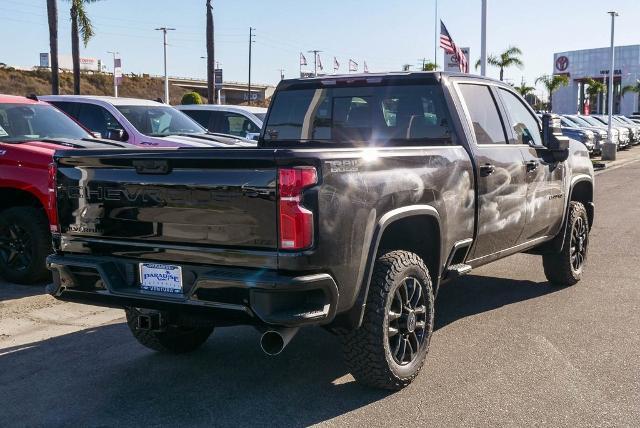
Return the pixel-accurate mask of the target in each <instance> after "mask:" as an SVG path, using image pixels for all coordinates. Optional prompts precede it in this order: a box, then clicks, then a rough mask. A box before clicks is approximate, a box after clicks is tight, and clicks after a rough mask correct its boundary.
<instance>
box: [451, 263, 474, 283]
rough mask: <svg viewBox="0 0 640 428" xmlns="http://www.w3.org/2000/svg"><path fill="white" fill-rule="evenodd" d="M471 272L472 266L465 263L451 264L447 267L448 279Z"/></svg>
mask: <svg viewBox="0 0 640 428" xmlns="http://www.w3.org/2000/svg"><path fill="white" fill-rule="evenodd" d="M469 272H471V266H469V265H466V264H464V263H458V264H457V265H451V266H449V267H448V268H447V276H446V278H447V279H456V278H459V277H461V276H463V275H466V274H468V273H469Z"/></svg>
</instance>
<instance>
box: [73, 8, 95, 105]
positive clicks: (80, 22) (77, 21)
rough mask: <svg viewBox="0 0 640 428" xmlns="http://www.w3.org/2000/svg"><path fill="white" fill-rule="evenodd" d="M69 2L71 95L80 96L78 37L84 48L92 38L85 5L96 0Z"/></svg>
mask: <svg viewBox="0 0 640 428" xmlns="http://www.w3.org/2000/svg"><path fill="white" fill-rule="evenodd" d="M68 1H69V2H71V9H70V14H71V56H72V57H73V93H74V94H76V95H79V94H80V37H79V36H82V42H83V43H84V47H85V48H86V47H87V43H89V40H91V37H93V36H94V32H93V24H92V23H91V20H90V19H89V17H88V16H87V11H86V5H87V4H89V3H94V2H96V1H98V0H68Z"/></svg>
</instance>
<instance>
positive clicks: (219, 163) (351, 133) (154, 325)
mask: <svg viewBox="0 0 640 428" xmlns="http://www.w3.org/2000/svg"><path fill="white" fill-rule="evenodd" d="M55 163H56V166H57V171H56V182H55V184H54V186H55V189H56V192H57V198H56V201H57V210H58V219H59V223H60V224H59V231H60V233H59V234H56V235H55V236H54V238H53V239H54V242H53V246H54V250H55V253H54V254H53V255H51V256H50V257H49V258H48V265H49V267H50V269H51V270H52V271H53V274H54V281H53V283H52V284H51V285H50V286H49V292H50V293H51V294H52V295H53V296H55V297H56V298H58V299H61V300H66V301H75V302H84V303H87V304H92V305H101V306H112V307H121V308H124V309H125V311H126V316H127V321H128V325H129V327H130V328H131V330H132V332H133V334H134V336H135V337H136V338H137V339H138V340H139V341H140V342H141V343H142V344H143V345H146V346H148V347H149V348H152V349H155V350H158V351H168V352H187V351H191V350H194V349H195V348H197V347H198V346H200V345H201V344H202V343H203V342H205V341H206V340H207V338H208V337H209V335H210V334H211V333H212V331H213V329H214V327H215V326H228V325H238V324H250V325H254V326H256V327H257V328H258V329H260V330H262V331H263V332H264V333H263V335H262V337H261V345H262V348H263V350H264V351H265V352H267V353H269V354H277V353H279V352H280V351H281V350H282V349H283V348H284V346H285V345H286V344H287V343H288V342H289V340H290V339H291V338H292V337H293V336H294V335H295V333H296V331H297V329H298V328H299V327H301V326H308V325H322V326H324V327H325V328H327V329H329V330H330V331H332V332H335V333H336V334H338V335H340V337H341V338H342V340H343V343H344V354H345V357H346V363H347V365H348V367H349V368H350V370H351V372H352V374H353V375H354V377H355V378H356V379H357V380H358V381H360V382H362V383H364V384H367V385H371V386H375V387H381V388H387V389H399V388H402V387H404V386H406V385H408V384H409V383H410V382H411V381H412V380H413V379H414V378H415V376H416V375H417V374H418V372H419V370H420V368H421V366H422V365H423V362H424V360H425V356H426V354H427V351H428V347H429V341H430V338H431V334H432V330H433V320H434V310H435V306H434V302H435V298H436V295H437V292H438V287H439V286H440V285H441V284H442V283H443V282H446V281H448V280H452V279H455V278H456V277H459V276H461V275H464V274H466V273H468V272H469V271H470V270H471V269H473V268H475V267H478V266H482V265H485V264H487V263H490V262H492V261H494V260H498V259H501V258H504V257H507V256H509V255H511V254H515V253H518V252H529V253H534V254H539V255H541V256H542V266H543V268H544V272H545V274H546V276H547V278H548V280H549V282H550V283H551V284H552V285H555V286H568V285H573V284H575V283H576V282H578V281H579V280H580V278H581V276H582V273H583V268H584V263H585V259H586V256H587V246H588V242H589V230H590V228H591V225H592V223H593V217H594V206H593V169H592V166H591V161H590V160H589V153H588V152H587V150H586V149H585V147H584V145H583V144H580V143H579V142H577V141H573V140H569V139H568V138H566V137H563V136H562V135H561V130H560V123H559V120H558V118H557V117H554V116H551V115H546V116H544V117H543V119H542V121H540V120H539V119H538V118H537V117H536V115H535V113H534V112H533V111H532V110H531V109H530V108H529V106H528V105H527V104H526V102H525V101H524V100H523V99H522V98H521V97H520V96H519V95H518V94H516V93H515V92H514V90H513V89H512V88H511V87H510V86H508V85H505V84H503V83H501V82H498V81H495V80H490V79H485V78H481V77H476V76H470V75H459V74H447V73H389V74H365V75H348V76H331V77H323V78H314V79H301V80H300V79H294V80H285V81H283V82H281V83H280V84H279V86H278V88H277V91H276V93H275V95H274V98H273V101H272V103H271V106H270V108H269V111H268V114H267V118H266V121H265V127H264V130H263V131H262V135H261V136H260V139H259V142H258V146H257V148H237V149H198V148H181V149H174V150H166V151H165V150H154V151H148V150H141V149H127V150H110V151H108V152H107V151H104V150H103V151H100V150H83V151H74V150H68V151H64V152H59V153H58V154H57V155H56V159H55Z"/></svg>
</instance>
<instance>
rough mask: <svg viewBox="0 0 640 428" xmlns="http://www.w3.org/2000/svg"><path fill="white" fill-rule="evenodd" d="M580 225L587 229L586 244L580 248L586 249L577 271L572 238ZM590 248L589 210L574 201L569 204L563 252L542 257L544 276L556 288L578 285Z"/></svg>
mask: <svg viewBox="0 0 640 428" xmlns="http://www.w3.org/2000/svg"><path fill="white" fill-rule="evenodd" d="M580 224H582V225H584V227H586V235H585V236H586V238H585V239H584V240H583V241H584V242H583V243H582V244H580V247H581V248H582V247H584V254H583V255H582V256H581V257H582V263H581V264H580V266H579V268H578V269H576V268H575V267H574V265H573V264H572V257H575V254H572V253H573V251H574V249H575V247H574V246H572V242H571V241H572V236H573V234H575V233H576V232H577V228H579V227H580ZM588 248H589V219H588V217H587V210H586V209H585V207H584V205H582V203H580V202H575V201H572V202H570V203H569V215H568V216H567V224H566V227H565V232H564V237H563V242H562V251H560V252H552V253H546V254H543V256H542V266H543V267H544V274H545V276H546V277H547V280H548V281H549V283H550V284H551V285H553V286H556V287H567V286H571V285H574V284H576V283H577V282H578V281H580V279H581V278H582V273H583V271H584V265H585V262H586V259H587V252H588Z"/></svg>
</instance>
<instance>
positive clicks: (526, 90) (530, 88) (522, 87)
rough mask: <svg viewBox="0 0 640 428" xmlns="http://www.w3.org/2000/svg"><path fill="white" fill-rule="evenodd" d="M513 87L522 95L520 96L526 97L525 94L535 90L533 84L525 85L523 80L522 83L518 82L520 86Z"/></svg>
mask: <svg viewBox="0 0 640 428" xmlns="http://www.w3.org/2000/svg"><path fill="white" fill-rule="evenodd" d="M515 88H516V91H518V93H519V94H520V95H522V98H526V97H527V95H529V94H531V93H533V91H535V90H536V88H534V87H533V86H527V84H526V83H525V82H524V80H523V81H522V83H520V86H516V87H515Z"/></svg>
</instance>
